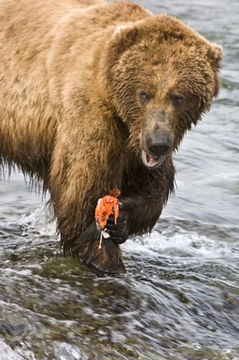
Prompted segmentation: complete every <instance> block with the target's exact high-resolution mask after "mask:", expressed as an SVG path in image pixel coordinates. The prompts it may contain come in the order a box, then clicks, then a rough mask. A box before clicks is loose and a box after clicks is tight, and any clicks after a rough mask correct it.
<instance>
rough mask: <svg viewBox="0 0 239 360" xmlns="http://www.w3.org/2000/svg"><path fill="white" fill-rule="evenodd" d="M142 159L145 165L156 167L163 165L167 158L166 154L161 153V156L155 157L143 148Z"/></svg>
mask: <svg viewBox="0 0 239 360" xmlns="http://www.w3.org/2000/svg"><path fill="white" fill-rule="evenodd" d="M141 157H142V161H143V164H144V165H145V166H147V167H148V168H151V169H152V168H156V167H159V166H161V165H162V163H163V162H164V160H165V159H166V155H161V156H159V157H153V156H151V155H149V154H147V153H146V152H145V151H144V150H142V154H141Z"/></svg>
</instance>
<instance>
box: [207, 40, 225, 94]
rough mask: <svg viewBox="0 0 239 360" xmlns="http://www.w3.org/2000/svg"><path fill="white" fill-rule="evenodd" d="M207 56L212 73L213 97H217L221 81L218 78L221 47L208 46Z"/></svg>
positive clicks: (221, 54)
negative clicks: (213, 83)
mask: <svg viewBox="0 0 239 360" xmlns="http://www.w3.org/2000/svg"><path fill="white" fill-rule="evenodd" d="M207 56H208V60H209V61H210V63H211V65H212V69H213V71H214V82H215V85H214V96H217V95H218V93H219V90H220V86H221V80H220V78H219V76H218V71H219V69H220V67H221V61H222V56H223V53H222V47H221V46H219V45H216V44H210V47H209V49H208V53H207Z"/></svg>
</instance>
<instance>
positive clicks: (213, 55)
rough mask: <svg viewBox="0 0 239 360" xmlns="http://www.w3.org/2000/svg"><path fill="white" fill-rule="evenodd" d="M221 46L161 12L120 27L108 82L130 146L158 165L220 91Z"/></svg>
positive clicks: (107, 61)
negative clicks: (125, 127)
mask: <svg viewBox="0 0 239 360" xmlns="http://www.w3.org/2000/svg"><path fill="white" fill-rule="evenodd" d="M221 59H222V49H221V47H220V46H218V45H216V44H212V43H210V42H208V41H207V40H205V39H204V38H203V37H202V36H200V35H199V34H198V33H196V32H195V31H194V30H192V29H191V28H189V27H187V26H185V25H184V24H183V23H181V22H180V21H179V20H177V19H175V18H173V17H171V16H168V15H159V16H153V17H151V16H150V17H147V18H146V19H144V20H140V21H137V22H134V23H130V24H126V25H121V26H118V27H117V28H116V29H115V31H114V33H113V35H112V38H111V39H110V41H109V42H108V44H107V46H106V51H105V56H104V66H105V69H106V81H107V87H108V89H109V93H110V97H111V99H112V100H111V101H112V104H113V107H114V109H115V112H116V113H117V115H118V117H119V118H120V119H121V121H122V122H123V123H124V124H125V125H126V126H127V128H128V131H129V147H131V149H133V151H134V152H136V153H138V154H141V157H142V161H143V163H144V165H145V166H146V167H148V168H151V169H154V168H157V167H159V166H160V165H161V164H162V163H163V162H164V160H165V159H166V158H167V156H168V155H171V154H172V152H173V151H174V150H175V149H177V148H178V146H179V144H180V142H181V140H182V137H183V135H184V134H185V132H186V131H187V130H189V129H190V128H191V125H192V124H195V125H196V123H197V122H198V120H199V119H200V118H201V115H202V114H203V113H204V112H205V111H207V110H208V109H209V108H210V105H211V102H212V99H213V97H214V96H216V95H217V94H218V91H219V87H220V81H219V77H218V72H219V69H220V62H221Z"/></svg>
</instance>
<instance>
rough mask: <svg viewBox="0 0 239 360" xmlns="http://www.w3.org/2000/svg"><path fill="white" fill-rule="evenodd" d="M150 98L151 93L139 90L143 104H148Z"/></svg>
mask: <svg viewBox="0 0 239 360" xmlns="http://www.w3.org/2000/svg"><path fill="white" fill-rule="evenodd" d="M149 100H150V95H149V94H147V93H146V92H145V91H140V92H139V101H140V103H141V105H147V104H148V102H149Z"/></svg>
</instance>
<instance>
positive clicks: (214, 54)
mask: <svg viewBox="0 0 239 360" xmlns="http://www.w3.org/2000/svg"><path fill="white" fill-rule="evenodd" d="M222 55H223V54H222V47H221V46H219V45H217V44H210V46H209V49H208V53H207V56H208V59H209V61H210V63H211V64H212V67H213V68H214V69H220V67H221V61H222Z"/></svg>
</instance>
